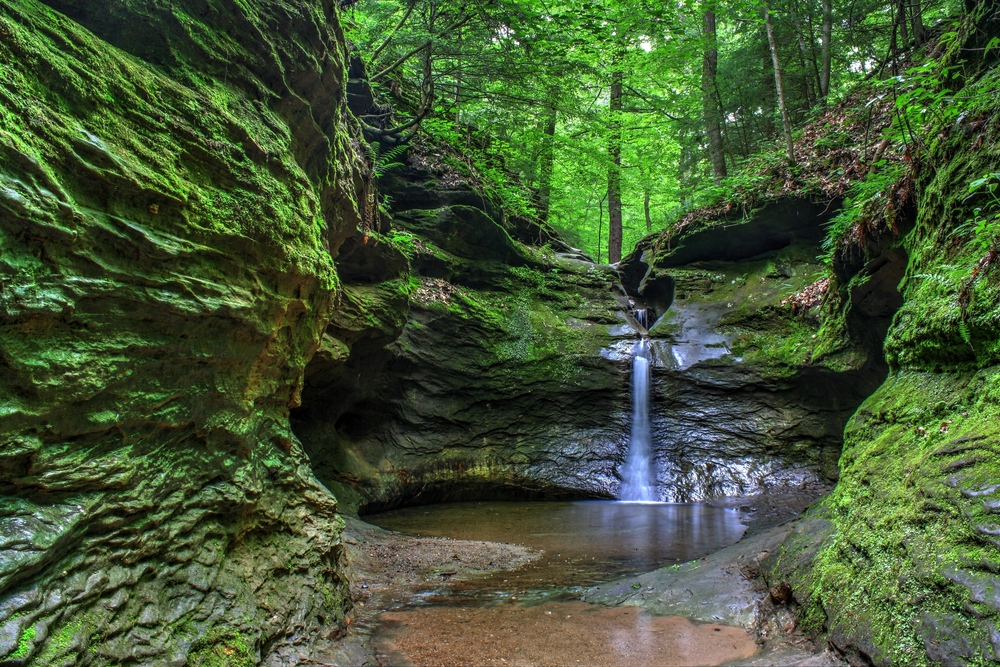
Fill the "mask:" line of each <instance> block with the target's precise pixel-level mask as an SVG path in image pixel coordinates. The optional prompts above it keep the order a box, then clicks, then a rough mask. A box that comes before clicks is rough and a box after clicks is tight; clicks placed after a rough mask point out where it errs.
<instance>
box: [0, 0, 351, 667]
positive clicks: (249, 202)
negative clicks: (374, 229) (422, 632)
mask: <svg viewBox="0 0 1000 667" xmlns="http://www.w3.org/2000/svg"><path fill="white" fill-rule="evenodd" d="M61 12H64V13H61ZM344 61H345V47H344V42H343V39H342V36H341V35H340V32H339V27H338V19H337V16H336V13H335V7H334V4H333V3H332V2H322V1H319V0H316V1H311V0H293V1H291V2H287V1H283V2H270V1H267V0H265V1H262V2H254V3H250V4H248V3H238V2H200V1H196V0H191V1H182V2H171V3H149V2H137V1H125V2H103V1H94V2H87V3H76V2H61V1H59V0H52V2H50V3H48V5H46V4H43V3H41V2H38V1H37V0H3V2H0V69H2V71H3V76H2V77H0V109H2V111H0V156H2V157H0V252H2V260H0V303H2V315H0V327H2V334H0V385H2V390H0V404H2V409H0V441H2V443H3V444H2V447H0V660H2V661H4V664H10V665H17V664H34V665H76V664H95V665H101V664H108V665H124V664H178V665H180V664H190V665H199V664H206V665H207V664H234V665H235V664H240V665H243V664H253V663H256V662H257V661H258V660H260V659H268V660H278V659H279V657H280V656H281V655H283V654H287V653H289V652H294V650H295V645H299V644H303V643H308V641H309V640H310V638H311V637H312V636H314V635H315V634H316V633H317V632H318V631H319V630H320V629H321V628H322V629H323V631H324V632H326V631H329V629H330V628H336V626H337V624H338V622H339V621H340V620H341V619H342V618H343V614H344V612H345V608H346V605H347V601H346V595H347V588H346V584H345V582H344V581H343V580H342V579H341V578H340V570H339V565H338V558H339V555H338V554H339V545H338V535H339V530H340V526H341V522H340V519H339V518H338V517H337V516H336V514H335V511H336V502H335V500H334V498H333V496H331V495H330V493H329V492H328V491H327V490H326V489H325V488H323V487H322V486H321V485H320V484H318V483H317V481H316V479H315V478H314V476H313V474H312V472H311V470H310V467H309V464H308V460H307V458H306V456H305V454H304V452H303V450H302V448H301V446H300V445H299V443H298V441H297V440H296V438H295V437H294V435H293V434H292V433H291V431H290V429H289V425H288V411H289V408H291V407H293V406H295V405H297V404H298V402H299V397H300V393H301V388H302V377H303V369H304V367H305V365H306V362H307V361H308V360H309V359H310V358H311V357H312V355H313V353H314V352H315V350H316V349H317V348H318V347H319V345H320V338H321V335H322V333H323V330H324V328H325V326H326V324H327V322H328V321H329V319H330V317H331V311H332V309H333V307H334V304H335V298H334V296H335V290H336V288H337V277H336V273H335V271H334V264H333V260H332V254H333V251H335V249H336V247H337V246H338V245H339V244H340V242H341V241H342V240H343V239H344V238H345V237H347V236H348V235H350V234H352V233H354V229H355V228H356V227H357V225H358V224H359V223H361V222H362V221H361V219H360V217H359V213H358V207H357V206H356V205H355V202H356V201H357V200H358V199H359V195H358V194H357V193H358V192H360V191H361V190H362V189H363V187H364V182H363V179H362V175H361V174H360V173H359V172H358V171H357V167H356V166H355V165H357V164H358V163H359V162H360V160H359V158H358V157H357V156H356V155H355V152H354V148H353V146H352V143H351V138H350V132H349V124H350V123H351V122H352V121H351V120H350V118H349V117H348V116H347V115H346V113H345V106H344V91H343V78H344Z"/></svg>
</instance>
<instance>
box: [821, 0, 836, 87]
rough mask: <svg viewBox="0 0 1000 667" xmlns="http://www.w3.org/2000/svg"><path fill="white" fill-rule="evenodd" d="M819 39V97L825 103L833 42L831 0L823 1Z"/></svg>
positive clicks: (828, 85)
mask: <svg viewBox="0 0 1000 667" xmlns="http://www.w3.org/2000/svg"><path fill="white" fill-rule="evenodd" d="M821 38H822V40H823V45H822V47H821V48H820V60H822V63H821V65H820V72H819V96H820V98H822V100H823V101H824V102H825V101H826V97H827V95H829V94H830V58H831V53H832V48H831V47H832V40H833V2H832V0H823V29H822V33H821Z"/></svg>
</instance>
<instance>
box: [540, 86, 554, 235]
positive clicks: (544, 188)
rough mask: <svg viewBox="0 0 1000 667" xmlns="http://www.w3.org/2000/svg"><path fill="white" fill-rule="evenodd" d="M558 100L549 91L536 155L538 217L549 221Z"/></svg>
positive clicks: (552, 90) (552, 92)
mask: <svg viewBox="0 0 1000 667" xmlns="http://www.w3.org/2000/svg"><path fill="white" fill-rule="evenodd" d="M558 100H559V91H558V89H556V88H554V87H553V88H552V89H550V92H549V100H548V102H549V103H548V106H547V107H546V109H545V116H544V117H543V119H542V148H541V151H540V152H539V154H538V217H539V218H540V219H541V220H548V219H549V207H550V206H551V204H552V167H553V163H554V161H555V135H556V121H557V120H558V113H559V112H558V109H557V108H556V104H557V103H558Z"/></svg>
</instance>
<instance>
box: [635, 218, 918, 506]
mask: <svg viewBox="0 0 1000 667" xmlns="http://www.w3.org/2000/svg"><path fill="white" fill-rule="evenodd" d="M828 215H829V210H828V208H827V207H823V206H818V205H814V204H809V203H808V202H804V201H796V200H791V201H784V202H778V203H775V204H771V205H769V206H768V207H765V208H764V209H762V210H761V211H759V212H757V213H755V214H754V215H753V216H752V217H751V218H750V219H749V221H747V222H742V223H741V224H731V225H726V224H719V225H717V226H714V227H707V228H700V229H695V230H693V231H690V232H688V233H686V234H685V235H683V236H681V237H680V238H679V239H674V240H672V241H670V242H669V245H670V247H668V242H667V241H665V240H664V239H663V238H662V237H650V238H649V239H646V240H644V241H643V242H642V243H640V244H639V246H638V247H637V248H636V250H635V252H633V253H632V254H631V255H630V256H629V257H627V258H626V259H625V260H623V261H622V267H621V273H622V275H623V276H624V286H625V289H626V291H627V292H628V293H629V294H630V296H631V297H632V298H633V299H635V300H636V301H637V302H638V303H639V304H642V305H645V306H647V307H649V308H650V309H651V310H652V311H653V318H654V319H655V321H654V322H653V324H652V325H651V326H650V328H649V333H650V335H651V336H652V337H653V338H654V341H653V349H654V351H655V353H656V358H657V362H658V363H657V367H656V369H655V370H654V395H653V401H652V405H653V412H652V415H651V418H652V422H653V441H654V445H655V448H656V454H655V456H656V463H657V468H658V476H659V484H660V488H661V489H662V492H661V494H662V498H663V499H664V500H670V501H689V500H703V499H711V498H720V497H727V496H728V497H738V496H751V495H756V494H760V493H766V494H768V495H772V496H773V495H781V494H788V495H790V496H791V495H794V494H796V493H800V492H804V493H803V495H804V496H805V497H806V498H807V499H808V500H811V499H812V498H815V497H816V496H817V495H819V493H822V492H823V490H824V489H828V488H829V485H830V484H831V483H832V482H833V481H835V480H836V478H837V474H838V473H837V459H838V457H839V455H840V448H841V443H842V439H843V436H842V433H843V428H844V425H845V424H846V423H847V420H848V419H849V418H850V416H851V415H852V414H853V412H854V410H855V409H856V408H857V406H858V405H860V403H861V402H862V401H863V400H864V399H865V398H866V397H867V396H869V395H870V394H871V393H872V392H873V391H874V390H875V389H876V388H877V387H878V385H879V384H880V383H881V382H882V379H883V378H884V377H885V374H886V372H887V367H886V365H885V362H884V360H883V359H882V354H881V349H880V348H881V340H882V338H880V336H884V333H885V331H884V329H879V327H880V326H881V322H882V320H878V325H877V326H876V325H875V324H873V325H872V326H873V327H874V328H875V329H878V330H876V331H869V330H868V329H866V328H865V326H864V325H863V324H862V322H867V321H869V319H870V316H871V317H874V315H873V313H875V311H878V312H879V313H882V310H880V308H881V309H883V310H884V309H887V308H891V307H893V306H898V302H899V297H898V292H896V291H894V290H895V284H896V283H894V282H893V279H892V277H891V276H887V277H884V279H881V278H880V280H878V281H874V282H872V281H869V282H870V283H871V284H870V287H871V290H870V291H869V292H865V293H864V294H863V295H861V296H858V297H857V298H856V299H855V301H854V302H852V304H851V305H850V306H849V307H846V308H845V311H846V312H847V313H848V314H847V316H846V318H847V319H848V320H849V321H850V322H854V323H857V324H858V326H857V327H855V329H856V330H855V331H854V334H853V335H849V333H848V332H847V331H846V327H845V326H839V327H838V326H836V325H834V324H832V323H831V320H833V319H835V318H833V317H831V316H830V315H829V314H828V313H821V312H820V311H819V308H818V305H817V304H818V303H819V300H818V299H814V300H812V301H808V300H807V301H806V302H805V305H802V306H800V305H799V304H800V303H803V301H802V299H805V298H806V297H805V296H804V295H807V294H811V293H812V292H821V291H822V290H824V289H826V287H825V285H826V282H825V281H826V279H825V278H824V276H825V275H826V269H825V267H823V266H822V265H821V264H820V263H819V262H818V261H817V260H816V255H817V254H818V253H819V250H820V249H819V239H820V238H821V237H822V235H823V227H822V224H823V221H824V220H825V219H826V216H828ZM751 240H752V242H751ZM883 264H885V263H883ZM882 268H883V266H882V265H881V264H880V265H878V266H873V267H871V271H872V273H873V274H875V273H878V272H879V270H880V269H882ZM892 269H893V270H897V269H898V264H892ZM879 275H880V276H881V274H879ZM893 275H896V274H893ZM896 282H898V276H896ZM893 294H895V297H893V296H892V295H893ZM894 299H895V300H894ZM876 301H877V302H878V306H876V305H875V302H876ZM865 303H871V304H872V308H871V313H869V312H867V311H866V312H864V313H862V312H860V310H859V309H862V306H863V304H865ZM882 314H883V315H884V313H882ZM866 318H867V319H866ZM808 489H813V490H814V491H813V492H810V491H808Z"/></svg>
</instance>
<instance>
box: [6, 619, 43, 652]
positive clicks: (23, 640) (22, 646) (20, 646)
mask: <svg viewBox="0 0 1000 667" xmlns="http://www.w3.org/2000/svg"><path fill="white" fill-rule="evenodd" d="M37 633H38V630H37V629H35V626H34V625H29V626H28V627H26V628H25V629H24V630H22V631H21V637H20V638H19V639H18V641H17V648H16V649H15V650H14V652H13V653H11V654H10V656H9V657H10V658H11V659H13V660H18V659H21V658H27V657H28V655H29V654H30V653H31V650H32V648H33V647H34V642H35V635H36V634H37Z"/></svg>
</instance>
